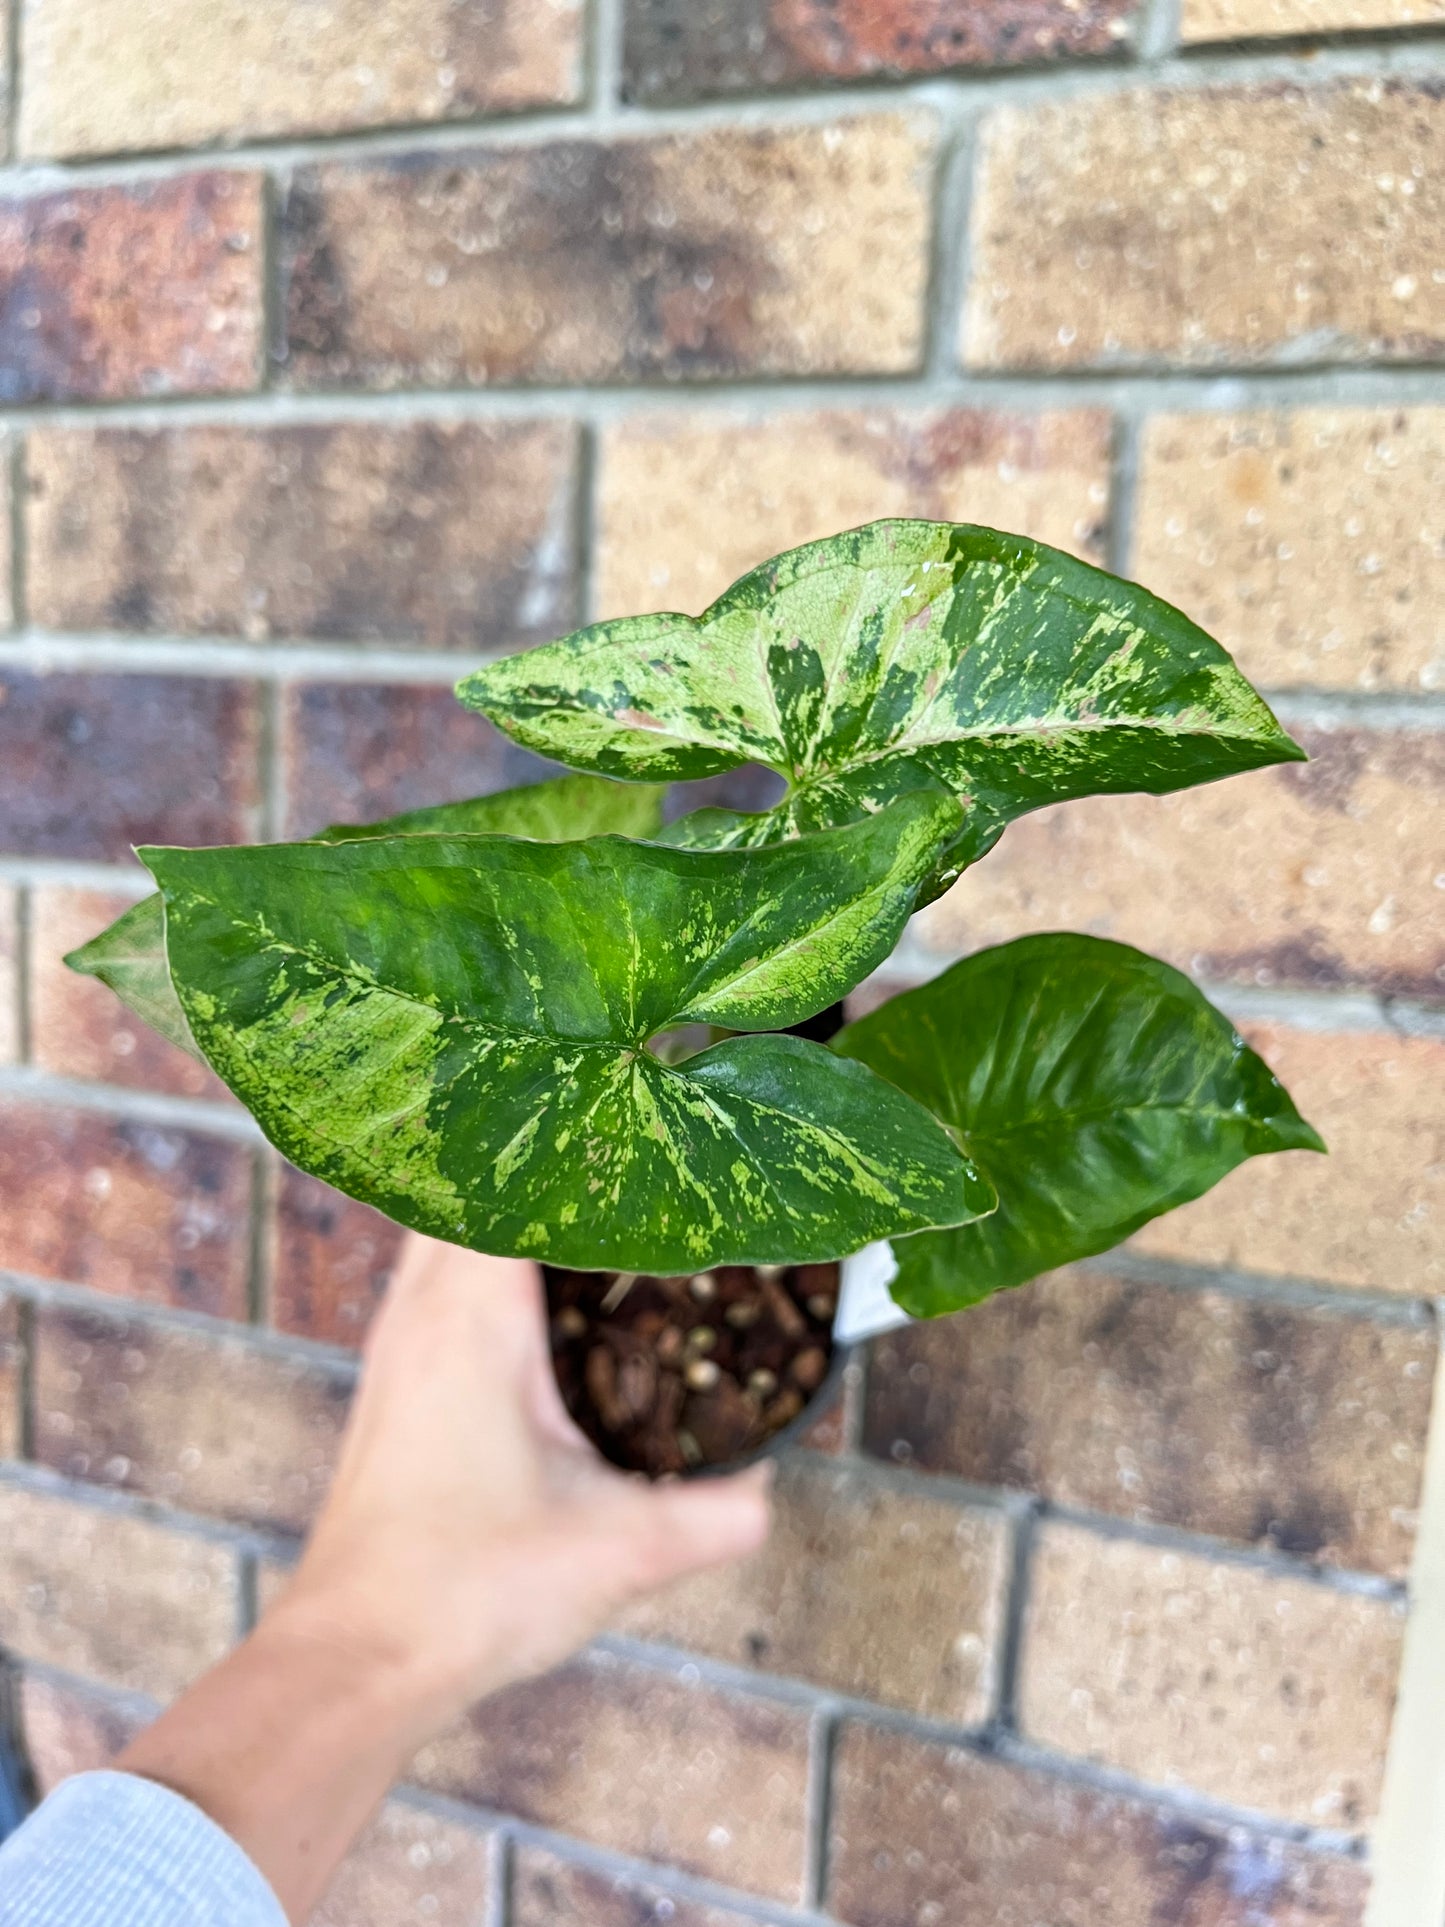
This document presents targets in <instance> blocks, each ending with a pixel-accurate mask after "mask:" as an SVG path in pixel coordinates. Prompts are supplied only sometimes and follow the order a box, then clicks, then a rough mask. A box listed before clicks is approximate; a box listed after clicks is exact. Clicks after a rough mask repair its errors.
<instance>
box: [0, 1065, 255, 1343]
mask: <svg viewBox="0 0 1445 1927" xmlns="http://www.w3.org/2000/svg"><path fill="white" fill-rule="evenodd" d="M250 1203H251V1152H250V1149H249V1147H247V1146H245V1145H240V1144H230V1143H227V1142H226V1141H225V1140H224V1139H221V1138H212V1137H207V1136H204V1135H203V1134H202V1133H200V1132H198V1131H175V1130H170V1129H162V1128H161V1127H160V1126H159V1125H155V1124H147V1123H143V1122H139V1121H135V1120H131V1119H117V1118H108V1117H102V1116H99V1115H97V1114H95V1113H93V1112H89V1111H79V1110H52V1109H49V1108H47V1107H42V1106H40V1105H38V1104H25V1103H19V1102H14V1101H7V1102H6V1103H5V1104H4V1105H3V1106H0V1266H3V1267H6V1268H8V1269H10V1270H12V1271H20V1272H28V1273H30V1274H32V1275H33V1276H36V1277H40V1278H58V1279H60V1280H61V1281H62V1282H64V1283H66V1284H73V1285H91V1286H93V1287H94V1288H95V1289H96V1290H97V1291H109V1292H114V1293H116V1294H117V1296H119V1297H122V1298H138V1299H142V1300H145V1301H147V1302H149V1303H151V1304H172V1305H180V1306H183V1307H185V1308H187V1309H188V1310H192V1311H207V1312H214V1313H215V1314H216V1315H217V1316H219V1317H223V1318H244V1317H245V1315H246V1277H247V1271H248V1269H249V1249H248V1247H249V1240H250V1227H249V1216H250Z"/></svg>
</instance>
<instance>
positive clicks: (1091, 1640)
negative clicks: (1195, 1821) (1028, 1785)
mask: <svg viewBox="0 0 1445 1927" xmlns="http://www.w3.org/2000/svg"><path fill="white" fill-rule="evenodd" d="M1403 1629H1404V1609H1403V1607H1401V1606H1397V1605H1396V1604H1394V1603H1393V1602H1392V1601H1390V1600H1385V1599H1378V1598H1370V1597H1365V1596H1362V1595H1359V1594H1353V1593H1342V1592H1335V1591H1333V1590H1332V1589H1331V1588H1329V1587H1327V1586H1323V1585H1319V1584H1316V1583H1315V1582H1313V1581H1311V1580H1308V1579H1296V1578H1293V1577H1286V1576H1283V1575H1280V1574H1276V1573H1273V1572H1268V1571H1263V1570H1256V1569H1252V1568H1250V1567H1247V1566H1237V1565H1222V1564H1216V1563H1214V1562H1212V1561H1211V1560H1209V1559H1207V1558H1204V1557H1202V1556H1200V1555H1198V1554H1194V1553H1184V1552H1175V1551H1169V1550H1164V1549H1161V1548H1160V1547H1158V1546H1152V1545H1141V1544H1139V1543H1137V1542H1135V1541H1132V1540H1127V1539H1104V1538H1100V1537H1098V1536H1097V1535H1096V1534H1094V1533H1092V1532H1087V1531H1084V1530H1083V1529H1081V1528H1080V1527H1077V1526H1071V1525H1063V1524H1059V1523H1053V1524H1049V1525H1047V1526H1045V1527H1043V1528H1042V1530H1041V1532H1040V1536H1039V1539H1038V1542H1037V1545H1036V1547H1035V1552H1034V1558H1033V1561H1032V1566H1031V1572H1030V1585H1029V1597H1028V1607H1027V1615H1026V1625H1025V1631H1024V1654H1023V1677H1022V1685H1021V1688H1020V1694H1019V1721H1020V1725H1021V1727H1022V1729H1023V1731H1024V1733H1025V1734H1026V1735H1027V1737H1029V1738H1030V1739H1033V1740H1038V1741H1042V1742H1043V1743H1044V1744H1045V1745H1046V1746H1054V1747H1058V1748H1059V1749H1060V1751H1062V1752H1065V1753H1074V1754H1080V1755H1083V1756H1085V1757H1087V1758H1089V1759H1092V1760H1095V1761H1099V1762H1101V1763H1103V1764H1106V1765H1108V1766H1112V1767H1118V1768H1122V1769H1123V1770H1124V1771H1126V1772H1129V1773H1134V1774H1137V1775H1138V1776H1139V1777H1140V1778H1142V1779H1145V1780H1152V1781H1155V1782H1157V1783H1158V1784H1160V1785H1164V1786H1188V1787H1192V1788H1194V1789H1195V1790H1196V1791H1198V1792H1200V1793H1204V1794H1207V1795H1209V1796H1210V1797H1212V1798H1214V1799H1217V1800H1227V1801H1230V1802H1232V1803H1233V1804H1235V1805H1237V1806H1243V1807H1253V1808H1257V1809H1259V1810H1260V1811H1261V1812H1265V1813H1271V1814H1275V1815H1278V1816H1279V1817H1280V1818H1282V1819H1285V1820H1292V1821H1295V1822H1298V1823H1299V1824H1300V1825H1309V1826H1323V1827H1344V1828H1351V1829H1354V1828H1362V1827H1363V1826H1364V1825H1365V1824H1366V1823H1367V1822H1368V1821H1369V1819H1370V1818H1371V1816H1372V1815H1373V1813H1374V1811H1375V1806H1376V1802H1377V1800H1378V1798H1379V1791H1380V1778H1381V1774H1382V1772H1383V1769H1384V1761H1385V1743H1386V1740H1387V1739H1388V1737H1389V1730H1390V1714H1391V1710H1392V1707H1393V1704H1394V1697H1395V1681H1396V1676H1397V1675H1398V1672H1399V1666H1400V1643H1401V1637H1402V1634H1403Z"/></svg>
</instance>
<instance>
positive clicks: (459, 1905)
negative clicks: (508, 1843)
mask: <svg viewBox="0 0 1445 1927" xmlns="http://www.w3.org/2000/svg"><path fill="white" fill-rule="evenodd" d="M491 1887H492V1846H491V1841H490V1839H489V1837H488V1835H487V1834H486V1833H485V1832H484V1831H483V1830H482V1829H481V1828H480V1827H472V1826H466V1825H463V1824H462V1823H461V1822H460V1821H456V1820H444V1819H442V1818H441V1816H440V1815H439V1814H435V1813H424V1812H422V1811H421V1810H420V1809H418V1808H417V1807H412V1806H407V1805H405V1804H404V1803H403V1802H402V1801H400V1800H388V1801H387V1803H386V1805H385V1806H384V1807H383V1808H382V1809H381V1812H380V1813H378V1814H377V1816H376V1818H375V1819H374V1820H373V1821H372V1822H371V1825H370V1826H369V1827H368V1828H367V1829H366V1831H365V1832H364V1833H363V1834H362V1836H361V1838H360V1839H359V1840H358V1841H357V1843H356V1845H355V1846H354V1847H353V1848H352V1849H351V1851H350V1853H348V1854H347V1856H346V1858H345V1860H343V1861H342V1863H341V1866H340V1869H339V1870H338V1872H337V1873H336V1875H335V1877H334V1878H333V1880H332V1882H331V1885H330V1886H329V1887H328V1888H327V1889H326V1894H325V1898H324V1899H323V1900H322V1902H321V1904H320V1906H319V1907H318V1908H317V1909H316V1911H315V1912H314V1913H313V1914H312V1915H311V1916H310V1919H309V1921H308V1922H307V1927H403V1923H410V1922H417V1923H421V1922H424V1921H432V1920H434V1921H438V1922H440V1923H441V1927H453V1923H455V1927H481V1922H483V1921H484V1920H486V1919H488V1918H489V1917H490V1915H489V1911H488V1896H489V1895H490V1893H491Z"/></svg>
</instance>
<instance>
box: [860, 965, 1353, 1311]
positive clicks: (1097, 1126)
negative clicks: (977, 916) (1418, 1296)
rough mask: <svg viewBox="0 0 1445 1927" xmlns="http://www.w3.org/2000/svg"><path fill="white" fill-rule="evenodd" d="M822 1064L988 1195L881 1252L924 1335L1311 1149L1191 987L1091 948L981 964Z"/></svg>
mask: <svg viewBox="0 0 1445 1927" xmlns="http://www.w3.org/2000/svg"><path fill="white" fill-rule="evenodd" d="M834 1048H835V1049H836V1050H837V1051H839V1052H840V1053H841V1054H843V1055H844V1056H847V1057H851V1058H854V1059H856V1060H857V1061H858V1062H860V1063H864V1064H869V1065H871V1066H872V1068H873V1069H874V1070H875V1071H877V1072H878V1074H879V1075H880V1076H881V1077H886V1078H887V1079H888V1080H889V1082H890V1083H893V1084H896V1085H897V1087H898V1088H899V1089H900V1090H902V1091H906V1092H907V1093H908V1094H909V1096H910V1097H914V1098H917V1100H918V1101H919V1103H921V1104H924V1105H926V1106H927V1107H928V1109H929V1110H930V1111H932V1112H933V1113H934V1115H935V1116H937V1117H939V1118H941V1119H942V1120H943V1122H944V1123H945V1124H947V1125H948V1126H949V1128H950V1129H951V1130H952V1131H953V1132H954V1134H955V1136H956V1138H957V1140H958V1142H959V1144H960V1145H961V1146H962V1147H963V1149H964V1150H965V1151H967V1152H968V1154H969V1156H970V1157H971V1158H972V1159H973V1160H974V1162H975V1163H976V1164H977V1165H978V1168H979V1169H980V1170H981V1171H982V1172H983V1173H984V1174H985V1176H986V1177H988V1178H989V1179H991V1181H992V1182H993V1184H994V1185H995V1187H996V1188H997V1190H998V1194H999V1198H1000V1200H1001V1202H1000V1205H999V1209H998V1210H997V1212H995V1213H994V1215H993V1216H992V1217H990V1218H988V1219H986V1220H985V1221H983V1222H982V1223H979V1224H971V1225H966V1226H963V1227H961V1228H959V1229H956V1230H949V1231H930V1232H924V1233H922V1234H920V1235H919V1236H917V1237H908V1238H900V1239H898V1240H896V1241H895V1243H894V1247H893V1249H894V1254H895V1256H896V1258H897V1260H898V1276H897V1277H896V1278H895V1280H894V1282H893V1287H892V1289H893V1295H894V1297H895V1298H896V1299H897V1301H898V1303H899V1304H900V1305H902V1306H903V1308H904V1309H905V1310H906V1311H909V1312H912V1313H913V1314H914V1315H915V1316H916V1317H920V1318H931V1317H934V1316H936V1315H937V1314H939V1313H941V1312H949V1311H957V1310H959V1309H960V1308H961V1307H963V1306H965V1305H972V1304H976V1303H977V1302H978V1301H979V1300H980V1299H982V1298H987V1297H988V1296H989V1295H990V1293H992V1292H995V1291H1001V1290H1003V1289H1004V1288H1005V1287H1006V1286H1009V1285H1019V1284H1023V1283H1024V1282H1025V1281H1026V1280H1027V1279H1029V1278H1033V1277H1035V1276H1036V1275H1037V1274H1038V1273H1039V1272H1041V1271H1048V1270H1051V1269H1053V1267H1054V1266H1056V1265H1063V1264H1068V1263H1071V1262H1072V1261H1074V1260H1075V1259H1079V1258H1087V1257H1090V1256H1091V1255H1093V1254H1094V1253H1095V1252H1099V1251H1106V1250H1108V1249H1109V1247H1110V1246H1111V1245H1116V1244H1118V1243H1119V1242H1120V1241H1121V1240H1122V1239H1124V1238H1127V1237H1129V1236H1130V1234H1131V1233H1132V1232H1135V1231H1137V1230H1138V1229H1139V1227H1140V1225H1142V1224H1146V1223H1148V1221H1149V1219H1151V1218H1156V1217H1159V1216H1160V1215H1161V1214H1162V1213H1163V1212H1165V1211H1170V1210H1172V1209H1173V1208H1174V1207H1175V1206H1176V1205H1179V1204H1183V1203H1185V1202H1186V1201H1187V1200H1188V1199H1190V1198H1197V1197H1198V1196H1200V1194H1201V1193H1202V1192H1204V1191H1207V1190H1208V1189H1209V1187H1210V1186H1211V1185H1212V1184H1215V1183H1217V1182H1218V1180H1219V1179H1220V1178H1222V1177H1223V1176H1224V1175H1225V1173H1226V1172H1228V1171H1232V1170H1233V1169H1234V1167H1235V1165H1237V1164H1240V1163H1242V1162H1243V1160H1244V1159H1246V1158H1251V1157H1257V1156H1259V1155H1260V1154H1261V1153H1263V1152H1268V1151H1287V1150H1312V1151H1322V1150H1323V1149H1324V1148H1325V1147H1324V1144H1323V1143H1322V1141H1321V1139H1320V1137H1319V1135H1318V1133H1317V1132H1316V1131H1314V1130H1313V1129H1312V1128H1311V1126H1310V1125H1308V1124H1307V1123H1306V1122H1305V1120H1304V1119H1303V1118H1302V1117H1301V1116H1300V1114H1299V1112H1298V1111H1297V1110H1296V1109H1295V1107H1294V1105H1293V1103H1292V1102H1291V1101H1290V1097H1289V1093H1288V1092H1287V1091H1286V1090H1285V1089H1284V1087H1283V1085H1282V1084H1281V1083H1280V1082H1279V1080H1278V1079H1277V1078H1276V1077H1275V1076H1274V1075H1273V1073H1272V1072H1271V1071H1270V1069H1269V1067H1268V1065H1267V1064H1265V1062H1264V1061H1263V1059H1262V1058H1260V1057H1258V1056H1256V1054H1255V1053H1254V1052H1253V1051H1252V1050H1250V1048H1249V1047H1248V1045H1247V1044H1245V1043H1244V1041H1243V1039H1242V1038H1241V1037H1240V1036H1239V1035H1238V1033H1237V1032H1236V1031H1235V1029H1234V1026H1233V1025H1232V1024H1231V1023H1230V1022H1229V1019H1228V1018H1227V1017H1225V1016H1223V1015H1222V1014H1221V1013H1220V1012H1219V1011H1217V1010H1216V1009H1215V1008H1214V1007H1213V1005H1212V1004H1210V1003H1208V1002H1207V1001H1206V999H1205V998H1204V997H1203V996H1201V995H1200V993H1199V991H1198V990H1196V989H1195V987H1194V985H1193V984H1192V983H1191V982H1190V981H1189V979H1188V978H1187V977H1185V976H1182V975H1181V974H1180V972H1179V971H1177V970H1172V969H1170V967H1169V965H1168V964H1164V963H1160V962H1159V961H1158V960H1157V959H1156V958H1154V957H1146V956H1145V955H1144V954H1143V953H1142V952H1141V951H1138V950H1133V949H1131V948H1130V947H1129V946H1128V945H1127V944H1121V943H1107V942H1105V941H1104V940H1103V939H1101V938H1098V937H1080V936H1069V935H1048V936H1034V937H1022V938H1020V939H1019V940H1018V941H1017V942H1016V943H1008V944H1003V945H1000V946H999V948H997V949H995V950H984V951H981V952H980V953H979V954H978V955H977V956H974V957H967V958H965V959H964V961H963V962H962V963H958V964H955V965H954V966H953V968H952V969H951V970H947V971H945V972H944V973H943V975H942V976H941V977H937V978H935V979H934V980H933V982H932V983H928V984H925V985H923V986H922V988H920V989H918V990H911V991H908V992H906V993H905V994H904V995H902V996H899V997H895V998H894V999H893V1000H892V1001H891V1002H890V1003H887V1004H884V1005H883V1006H882V1008H881V1009H879V1010H876V1011H874V1012H872V1013H871V1014H870V1015H869V1016H867V1017H864V1018H861V1019H860V1020H859V1021H858V1022H857V1023H855V1024H851V1025H849V1027H848V1028H847V1029H846V1030H845V1031H843V1032H842V1033H841V1035H840V1036H839V1037H837V1038H836V1039H835V1041H834Z"/></svg>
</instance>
